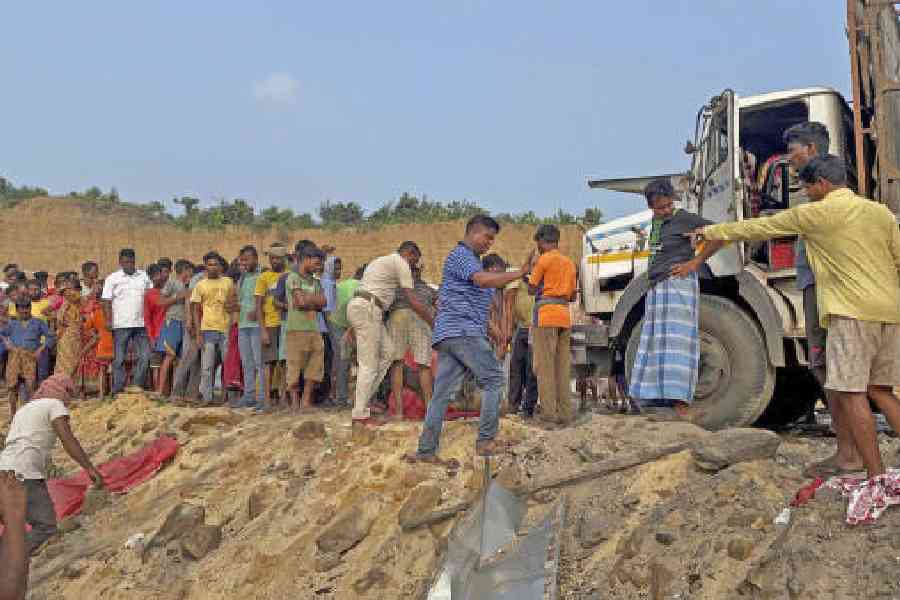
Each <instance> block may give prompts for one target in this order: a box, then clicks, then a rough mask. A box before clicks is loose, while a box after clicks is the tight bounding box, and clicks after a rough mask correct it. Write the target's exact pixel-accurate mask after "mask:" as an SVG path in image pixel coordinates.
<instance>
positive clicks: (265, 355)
mask: <svg viewBox="0 0 900 600" xmlns="http://www.w3.org/2000/svg"><path fill="white" fill-rule="evenodd" d="M266 332H267V333H268V334H269V345H268V346H266V345H263V346H262V361H263V363H266V364H268V363H273V362H278V347H279V346H280V345H281V326H280V325H278V326H276V327H266Z"/></svg>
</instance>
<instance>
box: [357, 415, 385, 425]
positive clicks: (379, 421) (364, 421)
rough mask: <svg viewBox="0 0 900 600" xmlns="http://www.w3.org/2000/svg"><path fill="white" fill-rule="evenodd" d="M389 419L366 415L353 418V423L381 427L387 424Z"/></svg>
mask: <svg viewBox="0 0 900 600" xmlns="http://www.w3.org/2000/svg"><path fill="white" fill-rule="evenodd" d="M386 423H387V421H385V420H384V419H380V418H378V417H366V418H365V419H353V420H352V424H353V425H361V426H363V427H381V426H382V425H385V424H386Z"/></svg>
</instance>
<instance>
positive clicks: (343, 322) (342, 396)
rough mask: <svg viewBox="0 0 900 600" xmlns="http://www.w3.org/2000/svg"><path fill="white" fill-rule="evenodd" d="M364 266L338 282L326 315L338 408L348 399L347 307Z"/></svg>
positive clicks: (335, 400)
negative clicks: (330, 333) (332, 351)
mask: <svg viewBox="0 0 900 600" xmlns="http://www.w3.org/2000/svg"><path fill="white" fill-rule="evenodd" d="M365 270H366V265H363V266H361V267H360V268H358V269H357V270H356V273H354V274H353V277H351V278H350V279H345V280H343V281H340V282H338V284H337V288H336V292H335V296H336V298H335V304H334V310H332V311H331V312H330V313H328V322H329V323H330V324H331V326H332V336H331V345H332V348H333V349H334V350H335V351H334V356H335V359H334V402H335V404H337V405H338V406H348V405H349V404H350V397H349V395H348V393H347V381H348V379H349V378H350V364H351V360H350V346H351V345H350V344H348V343H347V341H346V340H345V338H346V336H347V330H349V329H350V321H349V320H348V319H347V305H348V304H349V303H350V299H351V298H353V294H354V293H355V292H356V288H358V287H359V282H360V280H361V279H362V276H363V273H364V272H365Z"/></svg>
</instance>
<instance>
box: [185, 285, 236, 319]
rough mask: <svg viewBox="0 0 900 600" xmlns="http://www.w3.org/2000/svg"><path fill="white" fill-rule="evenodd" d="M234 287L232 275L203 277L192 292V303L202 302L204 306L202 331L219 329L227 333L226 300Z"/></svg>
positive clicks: (201, 304)
mask: <svg viewBox="0 0 900 600" xmlns="http://www.w3.org/2000/svg"><path fill="white" fill-rule="evenodd" d="M233 289H234V282H232V281H231V278H230V277H224V276H222V277H219V278H218V279H201V280H200V281H199V282H197V285H196V286H194V291H193V292H191V303H192V304H193V303H197V304H200V306H201V307H202V308H203V319H202V320H201V322H200V331H219V332H221V333H225V332H226V331H227V330H228V313H227V312H226V311H225V301H226V300H227V299H228V295H229V294H230V293H231V292H232V290H233Z"/></svg>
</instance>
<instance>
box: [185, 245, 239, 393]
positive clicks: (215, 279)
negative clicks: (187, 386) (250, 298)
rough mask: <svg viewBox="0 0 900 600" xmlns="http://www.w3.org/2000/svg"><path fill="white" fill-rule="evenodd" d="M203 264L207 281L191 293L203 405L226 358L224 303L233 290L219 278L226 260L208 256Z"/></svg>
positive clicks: (201, 282)
mask: <svg viewBox="0 0 900 600" xmlns="http://www.w3.org/2000/svg"><path fill="white" fill-rule="evenodd" d="M203 262H204V264H205V265H206V279H203V280H201V281H199V282H198V283H197V285H196V287H194V291H193V292H192V293H191V310H192V312H193V315H194V323H200V327H198V328H195V329H194V335H195V339H196V342H197V346H198V347H199V348H201V349H202V350H201V355H200V356H201V358H200V369H201V374H200V395H201V396H203V403H204V404H206V405H209V404H212V400H213V377H214V375H215V372H216V364H217V362H220V361H224V358H225V343H226V340H227V339H228V338H227V336H226V332H227V330H228V310H227V309H226V308H225V304H226V302H227V301H228V297H229V295H230V294H231V293H232V292H233V291H234V282H232V281H231V278H230V277H225V276H224V275H222V271H223V270H224V269H225V259H224V258H222V257H221V256H220V255H219V254H218V253H216V252H209V253H207V254H206V256H204V257H203ZM201 309H202V310H201Z"/></svg>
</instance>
